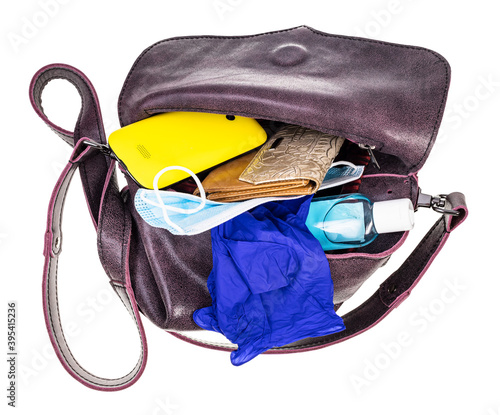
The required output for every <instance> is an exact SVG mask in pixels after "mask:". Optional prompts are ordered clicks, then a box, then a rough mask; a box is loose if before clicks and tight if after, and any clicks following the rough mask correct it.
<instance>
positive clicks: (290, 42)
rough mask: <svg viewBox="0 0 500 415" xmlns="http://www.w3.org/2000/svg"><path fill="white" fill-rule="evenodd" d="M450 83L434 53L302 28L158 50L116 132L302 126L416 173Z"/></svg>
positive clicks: (144, 61) (135, 77) (145, 59)
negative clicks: (171, 125)
mask: <svg viewBox="0 0 500 415" xmlns="http://www.w3.org/2000/svg"><path fill="white" fill-rule="evenodd" d="M449 82H450V68H449V65H448V63H447V61H446V60H445V59H444V58H443V57H442V56H440V55H439V54H437V53H436V52H433V51H431V50H428V49H424V48H420V47H415V46H405V45H397V44H392V43H386V42H380V41H375V40H369V39H362V38H353V37H345V36H337V35H331V34H327V33H323V32H319V31H317V30H314V29H312V28H310V27H307V26H300V27H296V28H293V29H288V30H281V31H276V32H270V33H264V34H259V35H252V36H234V37H221V36H192V37H177V38H172V39H167V40H164V41H161V42H158V43H156V44H154V45H152V46H151V47H150V48H148V49H146V50H145V51H144V52H143V53H142V54H141V55H140V56H139V58H138V59H137V60H136V62H135V63H134V65H133V67H132V69H131V71H130V72H129V74H128V76H127V79H126V81H125V84H124V86H123V89H122V91H121V94H120V99H119V103H118V111H119V117H120V123H121V125H122V126H125V125H128V124H130V123H133V122H136V121H139V120H141V119H144V118H147V117H149V116H151V115H153V114H156V113H159V112H166V111H181V110H182V111H204V112H215V113H226V114H235V115H242V116H247V117H253V118H257V119H268V120H275V121H283V122H287V123H291V124H298V125H302V126H305V127H309V128H313V129H316V130H319V131H323V132H325V133H328V134H333V135H340V136H342V137H345V138H347V139H348V140H351V141H353V142H356V143H359V144H367V145H371V146H375V150H376V151H380V152H382V153H385V154H390V155H394V156H396V157H397V158H398V159H399V160H401V161H402V163H403V164H404V166H403V168H402V170H404V171H406V172H413V171H417V170H419V169H420V168H421V167H422V165H423V163H424V162H425V160H426V158H427V156H428V154H429V151H430V149H431V148H432V145H433V143H434V141H435V138H436V135H437V131H438V128H439V124H440V122H441V118H442V115H443V111H444V104H445V101H446V97H447V93H448V87H449Z"/></svg>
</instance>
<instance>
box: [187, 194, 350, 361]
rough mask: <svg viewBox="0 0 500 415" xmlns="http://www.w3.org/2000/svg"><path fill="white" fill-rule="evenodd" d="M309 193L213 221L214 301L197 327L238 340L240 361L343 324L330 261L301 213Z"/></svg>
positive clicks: (236, 354) (305, 211)
mask: <svg viewBox="0 0 500 415" xmlns="http://www.w3.org/2000/svg"><path fill="white" fill-rule="evenodd" d="M311 199H312V196H306V197H303V198H299V199H290V200H284V201H276V202H269V203H266V204H264V205H261V206H258V207H256V208H254V209H252V210H251V211H248V212H245V213H243V214H241V215H239V216H237V217H235V218H234V219H231V220H229V221H227V222H225V223H223V224H222V225H219V226H218V227H216V228H213V229H212V252H213V269H212V272H211V274H210V276H209V277H208V289H209V291H210V294H211V296H212V306H210V307H206V308H202V309H200V310H196V311H195V313H194V315H193V317H194V321H195V322H196V324H198V325H199V326H200V327H202V328H204V329H207V330H213V331H217V332H219V333H222V334H224V335H225V336H226V337H227V338H228V339H229V340H230V341H231V342H233V343H235V344H238V350H235V351H233V352H232V353H231V362H232V363H233V364H234V365H236V366H238V365H241V364H243V363H246V362H248V361H249V360H251V359H253V358H254V357H256V356H257V355H259V354H260V353H262V352H264V351H266V350H268V349H270V348H272V347H277V346H284V345H286V344H289V343H293V342H295V341H297V340H300V339H304V338H306V337H318V336H323V335H327V334H331V333H335V332H337V331H341V330H344V329H345V326H344V324H343V322H342V319H341V318H340V317H339V316H338V315H337V314H336V313H335V311H334V310H333V283H332V279H331V276H330V267H329V265H328V261H327V259H326V257H325V254H324V252H323V249H322V248H321V245H320V243H319V241H318V240H317V239H316V238H315V237H314V236H313V235H312V234H311V233H310V232H309V230H308V229H307V227H306V225H305V220H306V218H307V214H308V211H309V205H310V202H311Z"/></svg>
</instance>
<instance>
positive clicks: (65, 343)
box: [46, 191, 143, 387]
mask: <svg viewBox="0 0 500 415" xmlns="http://www.w3.org/2000/svg"><path fill="white" fill-rule="evenodd" d="M67 194H68V193H67V191H66V192H64V194H63V200H62V205H61V206H64V202H65V201H66V196H67ZM62 211H63V209H62V208H61V209H60V212H59V226H60V224H61V217H62ZM47 272H48V276H47V278H48V277H49V276H50V266H49V267H48V270H47ZM58 273H59V267H58V266H57V264H56V273H55V276H54V287H55V294H56V307H57V319H58V321H59V326H60V327H61V328H62V322H61V313H60V309H59V291H58V290H57V277H58ZM49 287H50V283H49V282H48V281H47V289H46V296H47V299H48V301H47V307H48V309H49V321H50V325H51V328H52V332H53V333H54V336H53V337H54V339H55V341H56V343H57V345H58V347H59V350H62V347H61V344H60V342H59V338H58V336H57V335H56V330H55V328H54V322H53V320H52V313H51V306H50V296H49ZM118 297H120V296H118ZM120 299H121V297H120ZM122 303H123V300H122ZM124 305H125V303H124ZM134 321H135V322H136V327H137V329H138V330H139V333H140V329H139V325H138V322H137V321H136V319H135V318H134ZM61 335H62V336H61V337H62V340H63V341H64V345H65V346H66V348H67V350H68V353H69V355H70V356H71V357H72V358H73V360H74V362H75V364H76V366H77V367H78V368H80V369H81V370H82V371H83V372H84V373H86V374H88V375H90V376H92V377H94V378H97V379H101V380H104V381H109V380H110V379H106V378H103V377H100V376H96V375H94V374H92V373H90V372H88V371H87V370H86V369H84V368H83V367H82V366H81V365H80V363H78V361H77V359H76V358H75V356H74V355H73V353H72V352H71V348H70V347H69V345H68V343H67V341H66V337H65V336H64V333H63V332H62V331H61ZM141 344H142V336H141ZM142 350H143V349H142V347H141V356H140V358H139V361H138V362H137V363H136V365H135V367H134V369H132V370H131V371H130V372H129V373H127V374H126V375H125V376H122V377H120V378H117V379H112V380H120V379H124V378H126V377H128V376H129V375H130V374H131V373H133V372H134V371H136V369H137V368H138V367H140V366H142V358H143V351H142ZM63 357H64V356H63ZM64 361H65V362H66V364H67V365H68V366H69V367H71V368H72V369H73V371H74V372H75V373H76V374H77V375H79V376H81V377H82V378H83V379H85V381H86V382H88V383H91V384H94V385H97V386H109V385H107V384H105V383H102V384H101V383H97V382H94V381H92V380H90V379H89V378H85V377H83V376H82V375H81V374H80V373H78V372H79V371H78V370H77V369H75V367H74V365H73V364H71V362H69V361H68V360H67V359H66V358H64ZM128 381H129V380H127V381H125V382H123V383H120V384H113V386H114V387H116V386H121V385H124V384H126V383H127V382H128Z"/></svg>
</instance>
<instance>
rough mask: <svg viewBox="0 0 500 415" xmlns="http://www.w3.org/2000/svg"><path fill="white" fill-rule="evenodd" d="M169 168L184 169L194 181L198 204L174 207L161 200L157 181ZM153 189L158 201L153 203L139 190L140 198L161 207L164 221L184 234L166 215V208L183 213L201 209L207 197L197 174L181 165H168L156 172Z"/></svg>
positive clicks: (191, 212)
mask: <svg viewBox="0 0 500 415" xmlns="http://www.w3.org/2000/svg"><path fill="white" fill-rule="evenodd" d="M170 170H181V171H184V172H186V173H187V174H189V175H190V176H191V177H192V178H193V179H194V181H195V182H196V186H198V189H199V190H200V199H201V202H200V204H199V205H198V206H196V207H195V208H192V209H183V208H178V207H174V206H167V205H165V204H164V203H163V200H162V198H161V191H160V189H159V188H158V182H159V181H160V177H161V176H163V174H165V173H166V172H167V171H170ZM153 190H154V193H155V195H156V199H157V201H158V203H155V202H153V201H152V200H149V199H147V198H146V197H145V196H144V192H141V199H142V200H143V201H144V202H146V203H149V204H150V205H153V206H156V207H159V208H161V210H162V213H163V219H165V222H167V223H168V224H169V225H170V226H171V227H172V228H174V229H175V230H176V231H177V232H178V233H179V234H180V235H185V234H186V232H184V230H183V229H182V228H181V227H180V226H178V225H177V224H175V223H174V222H172V221H171V220H170V218H169V217H168V213H167V210H170V211H172V212H177V213H183V214H185V215H191V214H193V213H196V212H199V211H200V210H202V209H203V208H204V207H205V205H206V202H207V198H206V195H205V189H204V188H203V185H202V184H201V181H200V179H199V178H198V176H196V174H194V173H193V172H192V171H191V170H189V169H188V168H186V167H182V166H168V167H165V168H163V169H161V170H160V171H159V172H158V173H156V176H155V177H154V180H153Z"/></svg>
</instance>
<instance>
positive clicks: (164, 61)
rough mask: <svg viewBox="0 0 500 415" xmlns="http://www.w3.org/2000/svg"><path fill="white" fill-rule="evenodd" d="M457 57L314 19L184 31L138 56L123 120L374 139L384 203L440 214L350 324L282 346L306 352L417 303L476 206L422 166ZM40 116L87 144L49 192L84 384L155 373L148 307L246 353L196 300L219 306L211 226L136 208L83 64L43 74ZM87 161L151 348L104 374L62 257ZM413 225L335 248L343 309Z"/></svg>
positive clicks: (92, 207)
mask: <svg viewBox="0 0 500 415" xmlns="http://www.w3.org/2000/svg"><path fill="white" fill-rule="evenodd" d="M53 79H65V80H67V81H69V82H71V83H72V84H73V85H74V86H75V87H76V89H77V90H78V92H79V94H80V96H81V98H82V108H81V111H80V115H79V117H78V120H77V123H76V126H75V129H74V131H67V130H65V129H63V128H60V127H59V126H57V125H55V124H54V123H53V122H51V121H50V120H49V119H48V117H47V116H46V115H45V114H44V111H43V107H42V99H41V97H42V91H43V89H44V87H45V86H46V85H47V83H49V82H50V81H51V80H53ZM449 83H450V67H449V65H448V63H447V61H446V60H445V59H444V58H443V57H442V56H441V55H439V54H437V53H436V52H433V51H431V50H428V49H424V48H421V47H415V46H406V45H399V44H392V43H386V42H381V41H376V40H370V39H361V38H354V37H347V36H338V35H332V34H328V33H323V32H320V31H318V30H315V29H312V28H310V27H307V26H300V27H296V28H292V29H287V30H280V31H275V32H270V33H263V34H258V35H252V36H237V37H223V36H193V37H175V38H171V39H167V40H164V41H161V42H158V43H155V44H154V45H152V46H151V47H149V48H147V49H146V50H145V51H144V52H143V53H142V54H141V55H140V56H139V57H138V59H137V60H136V61H135V63H134V64H133V66H132V69H131V70H130V72H129V74H128V76H127V78H126V80H125V83H124V85H123V89H122V91H121V93H120V96H119V100H118V113H119V119H120V124H121V125H122V126H125V125H128V124H131V123H133V122H136V121H139V120H142V119H145V118H147V117H150V116H152V115H154V114H158V113H163V112H168V111H203V112H213V113H221V114H234V115H241V116H245V117H252V118H255V119H257V120H258V121H259V122H260V123H261V125H262V126H263V127H264V128H265V129H266V128H267V129H272V128H273V125H274V124H275V123H281V124H283V123H284V124H292V125H298V126H302V127H307V128H310V129H313V130H317V131H320V132H322V133H326V134H332V135H336V136H340V137H343V138H345V139H346V140H348V141H350V142H351V143H355V144H356V145H359V146H360V147H361V148H363V149H366V150H367V151H368V152H369V153H370V155H371V157H372V158H375V159H376V161H377V163H378V164H379V166H380V170H379V169H378V168H377V167H376V166H375V165H374V164H369V165H368V166H367V167H366V168H365V173H364V175H363V177H362V179H361V183H360V187H359V192H360V193H363V194H365V195H367V196H368V197H370V198H371V199H372V200H373V201H380V200H385V199H389V198H404V197H406V198H410V199H411V200H412V202H413V204H414V206H415V207H416V208H417V207H422V206H425V207H432V208H433V209H434V210H436V211H438V212H440V213H441V214H440V217H439V219H438V220H437V221H436V223H435V224H434V226H432V228H431V229H430V230H429V231H428V233H427V234H426V235H425V237H424V238H423V239H422V241H421V242H420V243H419V244H418V246H417V247H416V248H415V250H414V251H413V252H412V253H411V254H410V255H409V257H408V258H407V259H406V260H405V261H404V262H403V264H402V265H401V267H400V268H399V269H398V270H397V271H395V272H394V273H393V274H392V275H390V276H389V277H388V278H387V279H386V280H385V281H384V282H383V283H382V284H381V285H380V287H379V289H378V290H377V292H375V293H374V294H373V295H372V296H371V297H369V298H368V299H367V300H366V301H365V302H364V303H363V304H361V305H360V306H359V307H357V308H355V309H354V310H352V311H350V312H348V313H347V314H345V315H343V319H344V323H345V326H346V330H344V331H342V332H339V333H335V334H331V335H327V336H323V337H318V338H307V339H303V340H300V341H298V342H295V343H293V344H289V345H287V346H284V347H279V348H275V349H271V350H269V351H268V352H267V353H270V354H279V353H295V352H301V351H306V350H315V349H319V348H323V347H326V346H330V345H332V344H336V343H339V342H342V341H344V340H347V339H349V338H351V337H354V336H356V335H358V334H360V333H362V332H364V331H365V330H368V329H369V328H371V327H373V326H374V325H376V324H377V323H379V322H380V321H381V320H383V319H384V317H386V316H387V315H388V314H389V313H390V312H391V311H392V310H394V309H395V308H396V307H397V306H398V305H399V304H401V302H403V301H404V300H405V299H406V298H407V297H408V295H409V294H410V292H411V291H412V290H413V288H414V287H415V285H416V284H417V283H418V282H419V281H420V279H421V278H422V276H423V274H424V273H425V272H426V271H427V269H428V268H429V265H430V264H431V263H432V261H433V260H434V258H435V257H436V255H437V254H438V253H439V251H440V250H441V248H442V247H443V245H444V244H445V242H446V241H447V239H448V237H449V235H450V233H451V232H452V231H453V230H454V229H455V228H456V227H457V226H458V225H459V224H460V223H462V222H463V220H464V219H465V218H466V216H467V207H466V204H465V198H464V196H463V195H462V194H461V193H450V194H448V195H440V196H436V197H433V196H429V195H426V194H424V193H422V192H421V191H420V188H419V183H418V172H419V170H420V169H421V168H422V167H423V165H424V162H425V161H426V159H427V157H428V155H429V153H430V151H431V149H432V146H433V144H434V141H435V139H436V135H437V132H438V128H439V125H440V122H441V119H442V116H443V111H444V107H445V102H446V97H447V94H448V88H449ZM30 99H31V103H32V105H33V108H34V109H35V111H36V113H37V114H38V115H39V116H40V117H41V118H42V119H43V121H44V122H45V123H46V124H47V125H48V126H49V127H50V128H51V129H52V130H53V131H54V132H55V133H56V134H57V135H59V136H60V137H61V138H62V139H63V140H64V141H66V142H67V143H68V144H69V145H71V146H73V147H74V150H73V153H72V155H71V157H70V160H69V162H68V164H67V165H66V167H65V168H64V170H63V172H62V174H61V176H60V178H59V180H58V181H57V183H56V186H55V188H54V191H53V193H52V197H51V199H50V203H49V209H48V217H47V230H46V233H45V247H44V255H45V266H44V271H43V284H42V288H43V307H44V315H45V321H46V326H47V330H48V333H49V337H50V339H51V342H52V344H53V346H54V349H55V352H56V354H57V356H58V358H59V360H60V361H61V363H62V364H63V365H64V367H65V368H66V370H67V371H68V372H69V373H70V375H71V376H73V377H74V378H75V379H77V380H78V381H80V382H81V383H83V384H84V385H86V386H88V387H90V388H93V389H98V390H103V391H114V390H120V389H124V388H127V387H128V386H130V385H132V384H133V383H134V382H136V381H137V379H138V378H139V377H140V376H141V374H142V372H143V370H144V367H145V365H146V360H147V344H146V336H145V333H144V329H143V326H142V323H141V315H143V316H145V317H147V318H148V319H150V320H151V321H152V322H153V323H154V324H155V325H157V326H158V327H159V328H161V329H163V330H165V331H167V332H169V333H170V334H172V335H173V336H175V337H177V338H179V339H182V340H185V341H187V342H189V343H193V344H196V345H199V346H203V347H207V348H211V349H217V350H232V349H234V346H232V345H230V344H226V345H215V344H212V343H205V342H203V341H199V340H195V339H193V338H192V336H191V335H190V332H191V331H193V332H194V331H196V330H199V328H198V327H197V326H196V324H195V323H194V321H193V318H192V314H193V312H194V311H195V310H197V309H199V308H203V307H206V306H209V305H210V304H211V298H210V295H209V292H208V289H207V286H206V280H207V277H208V275H209V274H210V271H211V268H212V252H211V239H210V232H204V233H202V234H199V235H194V236H174V235H172V234H170V233H169V232H168V231H166V230H164V229H160V228H153V227H151V226H149V225H147V224H146V223H145V222H144V221H143V220H141V218H140V217H139V216H138V214H137V212H136V211H135V209H134V206H133V200H134V196H135V193H136V192H137V190H138V186H137V184H136V183H135V182H134V181H133V180H131V179H130V178H129V177H128V176H126V179H127V182H128V186H127V187H125V188H123V189H119V187H118V183H117V176H116V175H117V169H116V161H115V160H114V159H113V158H112V157H110V153H109V149H108V147H107V146H106V135H105V132H104V127H103V122H102V116H101V111H100V108H99V102H98V99H97V94H96V92H95V90H94V88H93V86H92V84H91V82H90V81H89V79H88V78H87V77H86V76H85V75H84V74H83V73H82V72H81V71H79V70H78V69H76V68H74V67H72V66H69V65H64V64H53V65H48V66H45V67H43V68H41V69H40V70H39V71H38V72H37V73H36V74H35V75H34V77H33V80H32V82H31V85H30ZM77 169H79V171H80V176H81V181H82V185H83V190H84V193H85V197H86V200H87V203H88V207H89V211H90V215H91V217H92V220H93V223H94V226H95V229H96V232H97V247H98V253H99V258H100V260H101V262H102V266H103V268H104V270H105V272H106V274H107V275H108V277H109V280H110V283H111V285H112V287H113V288H114V290H115V291H116V293H117V295H118V296H119V297H120V298H121V299H122V300H123V303H124V305H125V306H126V308H127V310H128V311H129V313H130V315H131V316H132V318H133V319H134V321H135V323H136V325H137V331H138V334H139V336H140V340H141V344H142V349H141V353H140V356H139V359H138V361H137V364H136V366H135V367H134V369H133V370H132V371H131V372H129V373H128V374H126V375H124V376H122V377H120V378H116V379H104V378H101V377H98V376H95V375H93V374H92V373H90V372H88V371H87V370H86V369H85V368H83V367H82V366H81V365H80V364H79V363H78V362H77V360H76V359H75V358H74V356H73V355H72V353H71V351H70V348H69V347H68V344H67V343H66V340H65V336H64V333H63V328H62V326H61V322H60V318H59V309H58V299H57V266H58V259H59V256H60V254H61V248H62V234H61V220H62V213H63V208H64V200H65V195H66V192H67V190H68V187H69V185H70V182H71V179H72V177H73V174H74V173H75V171H76V170H77ZM407 235H408V232H399V233H393V234H384V235H380V236H379V237H378V238H377V239H376V240H375V241H374V242H373V243H372V244H370V245H367V246H366V247H363V248H359V249H357V250H356V251H355V252H349V253H337V254H335V253H334V254H326V256H327V259H328V261H329V264H330V269H331V276H332V279H333V283H334V287H335V295H334V304H335V309H338V308H339V307H340V306H341V305H342V304H343V303H344V302H345V301H347V300H348V299H349V298H350V297H351V296H352V295H353V294H354V293H355V292H356V290H358V288H359V287H360V286H361V285H362V284H363V283H364V282H365V281H366V280H367V279H368V278H369V276H370V275H372V274H373V272H375V271H376V270H377V269H378V268H380V267H381V266H383V265H384V264H385V263H386V262H387V261H388V259H389V258H390V256H391V254H392V253H394V252H395V251H396V250H397V249H398V248H399V247H400V246H401V245H402V244H403V242H404V241H405V239H406V237H407Z"/></svg>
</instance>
